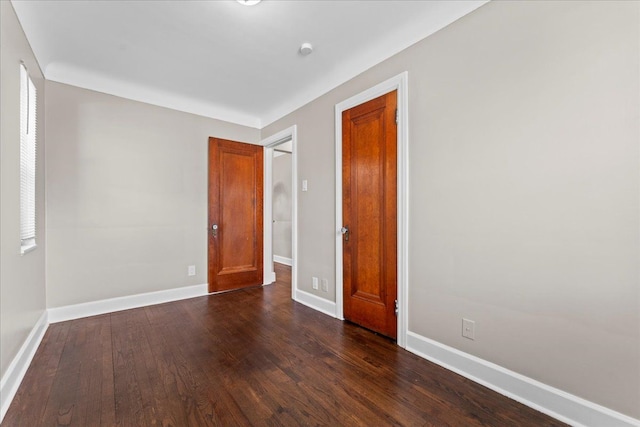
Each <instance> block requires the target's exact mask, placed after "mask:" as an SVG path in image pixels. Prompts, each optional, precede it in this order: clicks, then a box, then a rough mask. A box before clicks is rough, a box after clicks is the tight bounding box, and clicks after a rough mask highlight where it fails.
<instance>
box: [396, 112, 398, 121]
mask: <svg viewBox="0 0 640 427" xmlns="http://www.w3.org/2000/svg"><path fill="white" fill-rule="evenodd" d="M396 124H398V109H397V108H396Z"/></svg>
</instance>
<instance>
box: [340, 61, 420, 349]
mask: <svg viewBox="0 0 640 427" xmlns="http://www.w3.org/2000/svg"><path fill="white" fill-rule="evenodd" d="M408 79H409V73H408V72H406V71H405V72H403V73H401V74H398V75H397V76H395V77H392V78H390V79H388V80H385V81H384V82H382V83H380V84H378V85H376V86H374V87H372V88H370V89H367V90H365V91H364V92H361V93H359V94H357V95H355V96H352V97H351V98H349V99H346V100H344V101H342V102H340V103H339V104H336V107H335V132H336V134H335V141H336V147H335V153H336V170H335V173H336V176H335V179H336V181H335V182H336V216H335V218H336V223H335V243H336V278H335V280H336V317H337V318H338V319H344V310H343V304H344V297H343V293H342V292H343V287H344V286H343V264H342V233H341V232H340V228H341V227H342V225H343V224H342V112H343V111H345V110H348V109H350V108H353V107H355V106H357V105H360V104H362V103H364V102H367V101H370V100H372V99H374V98H377V97H379V96H382V95H384V94H386V93H389V92H392V91H394V90H397V91H398V129H397V131H398V135H397V144H398V179H397V186H398V188H397V194H398V201H397V209H398V211H397V230H398V233H397V234H398V241H397V248H398V254H397V257H398V264H397V265H398V271H397V280H398V309H399V313H398V334H397V343H398V345H399V346H400V347H403V348H405V347H406V343H407V328H408V317H409V316H408V283H409V281H408V272H409V262H408V261H409V260H408V250H409V114H408V113H409V99H408Z"/></svg>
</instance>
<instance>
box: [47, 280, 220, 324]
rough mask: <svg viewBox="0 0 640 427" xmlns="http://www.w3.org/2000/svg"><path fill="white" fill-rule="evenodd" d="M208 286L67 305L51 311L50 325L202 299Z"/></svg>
mask: <svg viewBox="0 0 640 427" xmlns="http://www.w3.org/2000/svg"><path fill="white" fill-rule="evenodd" d="M207 289H208V285H207V284H206V283H205V284H202V285H193V286H185V287H182V288H174V289H167V290H164V291H157V292H148V293H144V294H137V295H128V296H125V297H117V298H109V299H103V300H99V301H92V302H86V303H82V304H73V305H67V306H64V307H55V308H50V309H49V323H58V322H64V321H67V320H73V319H80V318H82V317H89V316H97V315H99V314H105V313H113V312H115V311H122V310H129V309H132V308H139V307H146V306H149V305H155V304H163V303H165V302H171V301H179V300H182V299H188V298H195V297H201V296H205V295H207V294H208V291H207Z"/></svg>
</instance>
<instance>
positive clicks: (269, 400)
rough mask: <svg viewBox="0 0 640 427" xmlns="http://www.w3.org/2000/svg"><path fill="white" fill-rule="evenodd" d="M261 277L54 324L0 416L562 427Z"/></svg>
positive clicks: (282, 282) (67, 421) (25, 420)
mask: <svg viewBox="0 0 640 427" xmlns="http://www.w3.org/2000/svg"><path fill="white" fill-rule="evenodd" d="M276 271H277V277H278V281H277V283H275V284H274V285H271V286H267V287H264V288H252V289H245V290H241V291H236V292H230V293H226V294H219V295H214V296H207V297H201V298H194V299H190V300H184V301H178V302H173V303H168V304H162V305H155V306H151V307H145V308H140V309H135V310H128V311H122V312H118V313H112V314H107V315H102V316H96V317H90V318H86V319H80V320H74V321H69V322H63V323H57V324H53V325H51V326H50V327H49V329H48V331H47V333H46V335H45V337H44V340H43V341H42V344H41V345H40V348H39V349H38V351H37V354H36V356H35V358H34V360H33V363H32V364H31V367H30V368H29V370H28V372H27V374H26V376H25V378H24V381H23V382H22V385H21V386H20V389H19V390H18V393H17V394H16V397H15V399H14V400H13V403H12V404H11V407H10V408H9V411H8V413H7V415H6V417H5V419H4V421H3V423H2V425H3V426H29V427H34V426H56V425H65V426H66V425H75V426H98V425H100V426H115V425H123V426H151V425H159V426H209V425H224V426H240V425H327V426H341V425H354V426H356V425H361V426H380V425H406V426H422V425H434V426H446V425H450V426H479V425H483V426H552V425H553V426H559V425H564V424H562V423H560V422H559V421H556V420H554V419H552V418H549V417H547V416H546V415H543V414H541V413H539V412H536V411H534V410H533V409H530V408H527V407H526V406H523V405H521V404H519V403H517V402H515V401H513V400H510V399H508V398H506V397H503V396H501V395H499V394H497V393H495V392H493V391H491V390H489V389H487V388H485V387H482V386H480V385H478V384H475V383H473V382H471V381H469V380H467V379H465V378H463V377H461V376H459V375H456V374H454V373H452V372H449V371H447V370H445V369H443V368H441V367H439V366H437V365H435V364H433V363H430V362H428V361H426V360H423V359H421V358H419V357H417V356H415V355H413V354H411V353H409V352H407V351H405V350H403V349H401V348H400V347H398V346H397V345H396V344H395V343H394V342H392V341H390V340H388V339H386V338H384V337H381V336H379V335H376V334H374V333H372V332H370V331H368V330H365V329H362V328H360V327H358V326H355V325H352V324H349V323H346V322H341V321H339V320H336V319H332V318H330V317H328V316H325V315H323V314H321V313H318V312H316V311H314V310H312V309H310V308H308V307H305V306H303V305H301V304H298V303H295V302H293V301H292V300H291V288H290V270H289V268H288V267H284V266H278V267H277V270H276Z"/></svg>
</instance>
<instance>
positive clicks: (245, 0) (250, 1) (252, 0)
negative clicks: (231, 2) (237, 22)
mask: <svg viewBox="0 0 640 427" xmlns="http://www.w3.org/2000/svg"><path fill="white" fill-rule="evenodd" d="M236 1H237V2H238V3H240V4H242V5H245V6H255V5H257V4H258V3H260V2H261V1H262V0H236Z"/></svg>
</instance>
